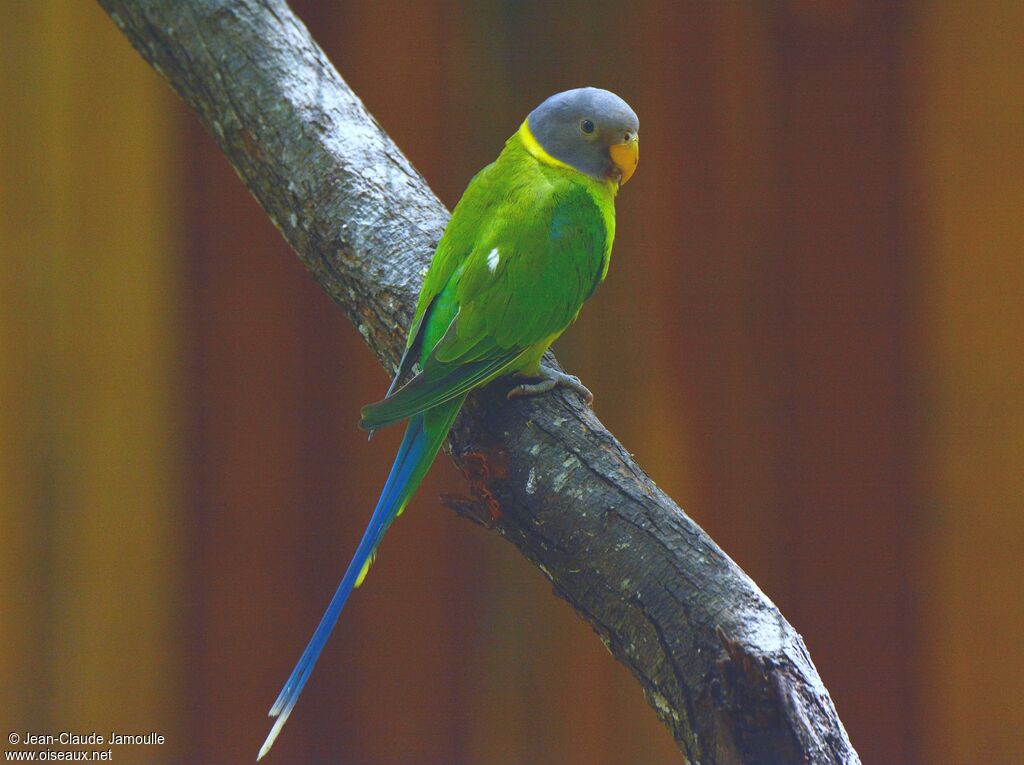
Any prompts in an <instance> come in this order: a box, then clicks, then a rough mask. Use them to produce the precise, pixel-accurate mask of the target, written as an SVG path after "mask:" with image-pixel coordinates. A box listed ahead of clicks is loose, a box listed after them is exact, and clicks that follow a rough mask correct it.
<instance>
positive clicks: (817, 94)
mask: <svg viewBox="0 0 1024 765" xmlns="http://www.w3.org/2000/svg"><path fill="white" fill-rule="evenodd" d="M296 8H297V10H298V11H299V13H300V15H301V16H302V17H303V19H304V20H305V21H306V23H307V24H308V25H309V26H310V28H311V30H312V31H313V33H314V35H315V37H316V38H317V39H318V40H319V41H320V43H321V44H322V45H323V46H324V47H325V48H326V50H327V51H328V54H329V55H330V56H331V58H332V60H333V61H334V62H335V63H336V65H337V66H338V68H339V70H340V71H341V72H342V74H343V76H344V77H345V78H346V79H347V80H348V82H349V83H350V84H351V85H352V86H353V87H354V88H355V90H356V91H357V93H359V94H360V95H361V96H362V98H363V99H364V100H365V102H366V104H367V106H368V107H369V108H370V110H371V111H372V112H373V113H374V114H375V115H376V117H377V118H378V119H379V121H380V122H381V124H382V125H383V126H384V127H385V129H387V130H388V131H389V132H390V133H391V134H392V135H393V136H394V138H395V139H396V140H397V142H398V143H399V145H400V146H401V147H402V148H403V149H404V150H405V151H406V152H407V153H408V155H409V156H410V158H411V159H412V161H413V162H414V164H415V165H416V166H417V167H418V168H419V169H420V170H421V171H422V172H423V174H424V175H425V177H426V178H427V179H428V180H429V181H430V183H431V184H432V186H433V188H434V189H435V190H436V191H437V193H438V194H439V195H440V196H441V198H442V199H443V200H444V201H445V202H446V203H448V204H449V205H451V204H453V203H454V202H455V200H456V199H457V198H458V195H459V194H460V193H461V191H462V189H463V188H464V186H465V183H466V181H467V180H468V178H469V177H470V176H471V175H472V173H473V172H475V170H477V169H478V168H479V167H480V166H482V165H483V164H485V163H486V162H488V161H490V160H491V159H492V158H493V157H494V156H495V155H496V154H497V151H498V150H499V148H500V146H501V143H502V141H503V140H504V138H505V137H507V135H508V134H509V133H511V132H512V131H513V130H514V129H515V127H516V126H517V125H518V123H519V121H520V120H521V119H522V117H523V115H524V114H525V113H526V112H527V111H528V110H529V109H530V108H532V107H533V106H534V105H535V104H536V103H537V102H539V101H540V100H541V99H542V98H543V97H545V96H547V95H549V94H550V93H552V92H555V91H556V90H560V89H564V88H567V87H573V86H577V85H581V84H597V85H602V86H604V87H608V88H610V89H612V90H615V91H616V92H618V93H619V94H620V95H622V96H623V97H625V98H626V99H627V100H629V101H630V103H631V104H632V105H633V106H634V108H635V109H636V111H637V113H638V114H639V115H640V118H641V122H642V143H643V147H642V148H643V151H642V162H641V165H640V170H639V172H638V173H637V175H636V177H635V179H634V180H633V181H632V182H631V183H630V184H629V186H628V187H626V189H625V190H624V192H623V194H622V196H621V198H620V204H619V231H620V233H619V238H618V241H617V243H616V251H615V258H614V262H613V265H612V269H611V273H610V277H609V280H608V282H607V283H606V285H605V286H604V287H603V288H602V290H601V291H600V292H599V293H598V295H597V296H596V297H595V299H594V300H593V301H592V302H591V304H590V305H589V306H588V307H587V309H586V310H585V311H584V314H583V316H582V318H581V320H580V322H579V323H578V325H577V326H576V327H575V328H574V329H573V330H572V331H571V332H570V333H569V335H568V336H567V337H566V338H565V340H564V341H562V342H561V343H560V345H559V353H560V357H561V359H562V361H563V363H565V364H566V366H568V367H569V368H571V369H572V370H573V371H575V372H577V373H579V374H580V375H581V376H582V377H583V379H584V380H585V381H586V383H587V384H588V385H589V386H590V387H591V388H592V389H593V390H594V391H595V393H596V395H597V404H596V406H597V410H598V412H599V413H600V415H601V417H602V419H604V420H605V422H607V423H608V425H609V426H610V427H611V429H612V430H613V431H614V432H615V433H616V434H617V435H618V436H619V437H620V438H621V439H622V440H623V441H624V443H625V444H626V445H627V447H628V448H630V449H631V450H633V451H634V452H635V453H636V455H637V457H638V459H639V461H640V462H641V464H642V465H644V466H645V468H646V469H647V470H648V471H649V472H650V473H651V474H652V475H653V476H654V478H655V479H656V480H657V481H658V482H659V483H660V484H661V485H662V486H663V487H664V488H665V489H666V490H667V491H668V492H669V493H670V494H671V495H672V496H673V497H675V498H676V499H677V500H678V501H679V502H680V503H681V504H682V505H683V506H684V507H686V508H687V510H688V512H690V513H691V514H692V515H693V516H694V517H695V518H696V519H697V520H698V521H699V522H700V523H701V524H702V525H703V526H704V527H705V528H706V529H707V530H708V531H709V532H710V533H711V534H712V535H713V536H714V537H715V538H716V539H717V540H718V542H719V543H720V544H721V545H722V546H723V547H724V548H725V549H726V550H727V551H728V552H729V553H730V554H731V555H732V556H733V557H734V558H735V559H736V560H737V561H738V562H739V563H740V564H741V565H742V566H743V567H744V568H745V569H746V570H747V571H748V572H749V573H750V575H751V576H753V577H754V579H755V580H756V581H757V582H758V583H759V584H760V585H761V587H762V588H763V589H764V590H765V592H767V593H768V594H769V595H770V596H771V597H772V598H773V599H774V600H775V602H776V603H777V604H778V605H779V607H780V608H781V610H782V611H783V613H784V614H786V616H787V617H788V618H789V620H790V621H791V622H792V623H793V624H794V625H795V626H796V628H797V629H798V630H799V631H800V632H801V633H802V634H803V636H804V638H805V639H806V641H807V645H808V647H809V648H810V651H811V654H812V656H813V657H814V659H815V662H816V664H817V666H818V669H819V670H820V672H821V675H822V678H823V679H824V681H825V683H826V685H827V686H828V687H829V689H830V690H831V692H832V695H833V698H834V700H835V702H836V706H837V708H838V710H839V713H840V716H841V717H842V719H843V721H844V722H845V724H846V726H847V728H848V730H849V733H850V736H851V738H852V740H853V743H854V745H855V746H856V747H857V749H858V751H859V752H860V753H861V755H862V757H863V759H864V761H865V762H866V763H884V764H888V763H908V764H913V763H979V764H984V765H987V764H989V763H995V764H999V763H1007V764H1011V763H1021V762H1024V702H1022V701H1021V699H1022V697H1024V641H1022V634H1024V595H1022V594H1021V593H1022V586H1021V581H1020V579H1021V576H1020V575H1021V560H1022V559H1024V512H1022V511H1024V501H1022V497H1024V469H1022V465H1024V382H1022V380H1024V376H1022V374H1024V330H1022V328H1024V302H1022V297H1024V258H1022V253H1024V140H1022V135H1024V44H1022V40H1024V4H1021V3H1019V2H1015V1H1014V0H1002V1H1000V0H992V1H991V2H980V3H969V4H967V3H952V2H950V3H946V2H919V3H915V4H909V5H902V4H895V3H884V2H879V3H869V2H843V1H841V0H831V1H830V2H811V1H810V0H803V1H793V2H779V3H753V2H751V3H704V2H693V3H683V4H680V3H675V2H645V3H632V4H623V3H606V2H593V1H588V2H584V1H583V0H580V1H579V2H565V3H558V4H548V3H541V2H529V3H507V4H479V3H473V2H470V1H469V0H465V1H464V2H459V3H442V2H431V1H429V0H414V1H412V2H403V3H314V2H312V0H308V1H307V2H302V3H297V4H296ZM0 65H2V68H0V98H2V112H0V269H2V270H0V529H2V531H0V533H2V549H0V581H2V582H3V587H2V588H0V673H2V674H0V725H2V726H3V727H4V730H3V733H4V734H5V736H6V733H7V731H9V730H21V731H24V730H28V731H33V732H37V733H47V732H55V731H60V730H74V731H90V730H97V731H99V732H101V733H104V734H106V733H107V732H109V731H110V730H119V731H127V732H140V731H148V730H155V731H157V732H160V733H162V734H163V735H165V736H166V737H167V739H168V743H167V744H166V745H164V746H162V747H154V748H125V749H115V751H114V760H115V761H116V762H122V763H132V762H139V763H141V762H147V763H148V762H165V763H172V762H174V763H178V762H188V763H201V762H202V763H205V762H209V763H228V762H249V761H251V758H252V757H254V755H255V752H256V750H257V748H258V746H259V743H260V742H261V740H262V738H263V736H264V734H265V731H266V729H267V725H268V721H267V719H266V717H265V716H264V714H265V711H266V709H267V707H268V706H269V704H270V702H271V701H272V700H273V698H274V696H275V695H276V693H277V691H278V689H279V686H280V684H281V683H282V682H283V680H284V679H285V677H286V676H287V673H288V672H289V671H290V669H291V666H292V663H293V662H294V660H295V659H296V658H297V656H298V654H299V652H300V650H301V648H302V646H303V645H304V643H305V640H306V639H307V637H308V635H309V633H310V631H311V630H312V628H313V626H314V625H315V623H316V620H317V619H318V618H319V615H320V613H321V611H322V609H323V607H324V605H325V604H326V601H327V599H328V598H329V594H330V592H331V591H332V590H333V588H334V586H335V584H336V581H337V578H338V577H339V576H340V574H341V571H342V570H343V567H344V565H345V563H346V562H347V559H348V556H349V555H350V553H351V551H352V549H354V546H355V543H356V541H357V538H358V536H359V534H360V532H361V530H362V526H363V524H364V522H365V520H366V518H367V516H368V513H369V511H370V508H371V505H372V502H373V500H374V498H375V496H376V492H377V490H378V488H379V485H380V484H381V482H382V480H383V477H384V475H385V473H386V470H387V466H388V464H389V462H390V459H391V455H392V452H393V449H394V448H395V443H396V439H397V436H398V435H399V434H398V433H387V434H382V436H381V437H380V438H378V439H375V440H374V441H373V442H372V443H370V444H367V443H366V441H365V437H364V436H363V435H362V434H361V433H360V431H359V430H358V429H357V428H356V427H355V422H356V419H357V414H358V409H359V406H360V405H361V404H363V403H366V402H368V401H370V400H373V399H375V398H376V397H378V396H379V395H380V394H381V393H382V391H383V389H384V387H385V386H386V378H385V375H384V373H383V372H382V371H381V370H380V369H379V368H378V367H377V366H376V364H375V363H374V361H373V360H372V358H371V356H370V354H369V352H368V351H366V350H365V349H364V348H363V347H362V345H361V342H360V338H359V336H358V334H357V333H356V332H355V331H354V330H353V329H352V328H351V327H350V326H348V325H347V324H346V323H345V322H344V321H343V320H342V318H341V315H340V313H339V312H338V311H336V310H335V309H334V308H333V307H332V306H331V305H330V303H329V301H328V300H327V298H326V297H325V296H324V295H322V294H321V293H320V292H319V291H318V289H317V288H316V287H315V285H314V284H313V283H312V281H311V280H310V279H309V278H308V277H307V276H306V275H305V274H304V273H303V271H302V269H301V267H300V266H299V264H298V262H297V260H296V259H295V258H294V257H293V256H292V255H291V254H290V253H289V251H288V250H287V248H286V247H285V245H284V244H283V242H282V240H281V238H280V236H279V235H278V234H277V232H276V231H275V230H274V229H273V227H272V226H271V225H270V224H269V222H268V221H267V220H266V218H265V217H264V215H263V213H262V212H261V211H260V210H259V209H258V207H257V205H256V204H255V202H254V201H253V200H252V199H251V198H250V197H249V196H248V194H247V193H246V192H245V190H244V188H243V187H242V185H241V184H240V182H239V181H238V179H237V178H236V177H235V176H234V174H233V172H232V171H231V169H230V168H229V166H228V165H227V163H226V161H225V160H224V159H223V158H222V157H221V156H220V155H219V154H218V151H217V149H216V148H215V147H214V145H213V144H212V142H211V141H210V139H209V138H208V137H207V136H206V135H204V134H203V133H202V132H201V130H200V129H199V128H198V127H197V125H196V124H195V122H194V120H193V119H192V118H191V116H190V115H189V114H188V113H187V112H186V110H185V109H184V108H183V107H182V106H181V105H180V104H179V103H177V101H176V100H175V98H174V97H173V95H172V94H171V93H170V92H169V90H168V89H167V88H166V87H165V86H164V85H163V84H162V83H161V82H160V80H159V78H158V77H157V76H156V75H155V74H154V73H152V72H151V71H149V70H148V68H147V67H146V66H145V65H144V64H143V62H142V61H141V59H139V58H138V57H137V56H136V55H135V54H134V52H133V51H131V49H130V48H129V46H128V44H127V43H126V42H125V41H124V40H123V39H121V38H120V37H119V35H118V33H117V31H116V29H115V28H114V27H113V25H112V24H111V23H110V22H109V20H108V19H106V18H105V16H104V15H103V13H102V12H101V11H100V10H99V9H98V8H97V7H95V6H93V5H92V4H90V3H87V2H86V3H81V2H67V0H64V1H60V0H47V1H40V2H34V3H27V2H26V3H18V2H13V3H3V4H0ZM458 486H459V479H458V477H457V476H456V475H455V473H454V471H453V469H452V468H451V467H450V465H448V464H447V463H445V462H443V461H441V462H439V463H438V465H437V466H436V467H435V469H434V471H433V473H432V475H431V477H430V478H429V479H428V481H427V483H426V485H425V486H424V488H423V489H422V490H421V492H420V494H419V496H418V499H417V500H416V501H415V502H414V503H413V506H412V507H411V510H410V512H408V513H406V514H405V515H404V516H403V518H402V520H401V522H400V523H398V524H396V526H395V528H394V529H393V530H392V532H391V534H390V535H389V536H388V540H387V542H386V543H385V545H384V547H383V550H382V554H381V559H380V562H379V563H378V565H377V566H376V567H375V569H374V572H373V575H372V577H371V578H370V580H369V583H368V584H367V586H366V587H365V588H364V589H362V590H361V591H360V592H359V594H358V597H356V598H354V599H353V601H352V603H351V604H350V606H349V608H348V609H347V610H346V612H345V615H344V617H343V619H342V622H341V625H340V627H339V629H338V630H337V632H336V634H335V635H334V637H333V639H332V641H331V643H330V646H329V648H328V650H327V652H326V654H325V655H324V658H323V659H322V660H321V662H320V666H319V667H318V668H317V671H316V673H315V675H314V677H313V679H312V681H311V683H310V686H309V688H308V690H307V691H306V693H305V695H304V697H303V699H302V701H301V702H300V704H299V706H298V707H297V709H296V712H295V715H294V716H293V718H292V720H291V721H290V722H289V725H288V726H287V728H286V729H285V732H284V734H283V736H282V738H281V740H280V741H279V743H278V745H277V747H276V748H275V750H274V752H273V754H272V755H271V756H272V757H273V758H274V760H275V761H277V762H339V761H341V762H346V763H352V764H353V765H363V764H365V765H371V764H375V763H399V762H401V763H425V764H426V763H430V764H433V763H498V764H501V763H588V765H589V764H592V763H609V764H610V763H664V762H673V761H677V760H678V756H677V755H675V754H674V749H673V746H672V742H671V740H670V737H669V735H668V733H667V732H666V731H665V730H663V729H662V728H661V727H660V725H659V724H658V723H657V721H656V720H655V717H654V714H653V712H652V711H651V710H650V709H649V708H647V706H646V704H645V703H644V701H643V699H642V698H641V695H640V693H639V690H638V689H637V688H636V687H635V685H634V683H633V682H632V680H631V678H630V677H629V676H628V673H627V672H626V671H625V670H624V669H622V668H621V667H619V666H618V665H617V664H615V663H614V662H613V661H612V660H611V659H610V658H609V657H608V655H607V653H606V652H605V651H604V650H603V649H602V647H601V645H600V643H599V641H597V640H596V639H595V638H594V636H593V635H592V634H591V633H590V631H589V629H588V628H587V627H586V626H585V625H584V624H583V623H582V622H580V621H578V620H577V619H576V617H575V616H574V615H573V614H572V613H571V611H570V609H569V608H567V607H566V606H565V604H563V603H562V602H560V601H558V600H557V599H556V598H554V597H553V596H552V594H551V592H550V588H549V587H548V585H547V583H546V581H545V580H544V579H543V577H542V576H541V575H540V574H539V573H538V572H537V571H535V570H534V569H532V568H531V566H529V565H528V564H526V563H525V562H524V561H522V560H520V559H519V558H518V557H517V555H516V554H515V553H514V551H513V550H512V549H511V548H510V547H509V546H507V545H505V544H503V543H502V542H501V541H500V540H498V539H497V537H496V536H495V535H493V534H488V533H486V532H484V531H483V530H481V529H478V528H476V527H474V526H472V525H470V524H467V523H464V522H462V521H460V520H458V519H456V518H455V517H454V516H453V515H452V514H451V513H450V512H448V511H446V510H443V509H441V508H440V507H439V506H438V503H437V502H436V495H437V493H438V492H439V491H441V490H443V489H444V488H445V487H447V488H458ZM6 746H7V745H5V748H6Z"/></svg>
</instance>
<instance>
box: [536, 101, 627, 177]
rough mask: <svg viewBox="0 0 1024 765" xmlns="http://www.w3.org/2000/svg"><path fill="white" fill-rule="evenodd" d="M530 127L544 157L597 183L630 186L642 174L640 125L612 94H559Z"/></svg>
mask: <svg viewBox="0 0 1024 765" xmlns="http://www.w3.org/2000/svg"><path fill="white" fill-rule="evenodd" d="M527 123H528V125H529V127H530V132H531V133H533V137H534V138H535V139H536V140H537V143H539V144H540V145H541V147H542V148H543V149H544V151H546V152H547V153H548V154H550V155H551V156H552V157H554V158H555V159H558V160H560V161H562V162H564V163H565V164H567V165H570V166H571V167H574V168H576V169H577V170H579V171H580V172H583V173H586V174H587V175H589V176H590V177H591V178H596V179H598V180H604V179H613V180H617V181H619V182H620V183H625V182H626V181H627V180H629V176H630V175H632V174H633V170H634V169H635V168H636V160H637V142H638V132H639V129H640V121H639V120H638V119H637V117H636V113H635V112H634V111H633V110H632V109H631V108H629V104H627V103H626V102H625V101H623V100H622V99H621V98H619V97H618V96H617V95H615V94H614V93H612V92H611V91H608V90H602V89H600V88H576V89H575V90H566V91H564V92H562V93H556V94H555V95H553V96H551V97H550V98H549V99H547V100H546V101H545V102H544V103H542V104H541V105H540V106H538V107H537V108H536V109H534V110H533V111H532V112H530V116H529V117H527Z"/></svg>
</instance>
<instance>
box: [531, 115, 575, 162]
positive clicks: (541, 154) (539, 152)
mask: <svg viewBox="0 0 1024 765" xmlns="http://www.w3.org/2000/svg"><path fill="white" fill-rule="evenodd" d="M517 135H518V136H519V140H520V141H522V142H523V146H525V147H526V150H527V151H528V152H530V154H531V155H533V156H534V157H536V158H537V159H538V160H539V161H540V162H543V163H544V164H545V165H551V167H565V168H568V169H569V170H575V169H576V168H574V167H573V166H572V165H567V164H566V163H565V162H563V161H562V160H560V159H555V158H554V157H552V156H551V155H550V154H548V153H547V152H546V151H544V147H543V146H541V145H540V143H538V142H537V139H536V138H534V137H533V133H532V132H531V131H530V120H529V119H525V120H523V124H522V125H520V126H519V132H518V133H517ZM577 172H578V171H577Z"/></svg>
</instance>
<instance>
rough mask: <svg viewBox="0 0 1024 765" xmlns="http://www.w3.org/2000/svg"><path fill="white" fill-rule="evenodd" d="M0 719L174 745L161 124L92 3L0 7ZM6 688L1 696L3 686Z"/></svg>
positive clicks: (169, 349) (168, 178)
mask: <svg viewBox="0 0 1024 765" xmlns="http://www.w3.org/2000/svg"><path fill="white" fill-rule="evenodd" d="M0 49H3V51H4V53H3V54H2V55H3V57H4V60H3V64H4V66H3V68H2V72H0V97H2V99H3V103H4V114H3V117H2V127H0V130H2V133H0V145H2V146H3V155H2V158H0V188H2V192H0V194H2V197H0V269H2V272H0V273H2V279H0V396H2V398H0V432H2V433H3V438H2V439H0V526H2V528H3V529H4V534H3V545H2V548H3V549H2V551H0V561H2V564H0V565H2V572H0V573H2V575H3V577H4V582H5V586H4V587H3V588H0V667H2V669H3V677H4V682H3V683H0V708H2V709H3V710H4V712H9V715H8V714H5V719H6V720H9V721H10V722H12V723H15V724H16V725H26V726H28V729H30V730H46V729H48V728H51V727H52V728H53V729H55V730H80V729H82V728H84V729H86V730H92V729H96V730H99V731H101V732H104V733H109V732H110V730H111V729H113V730H122V731H125V730H127V731H133V730H149V729H153V730H157V731H160V732H163V733H165V735H167V736H168V738H169V744H168V745H167V746H164V747H159V748H152V749H149V750H148V751H147V750H144V749H125V750H122V751H119V752H118V754H117V755H115V757H116V758H117V759H118V761H121V762H131V761H133V760H134V761H139V758H141V759H142V760H145V761H147V762H163V761H170V760H171V759H173V758H174V757H173V755H174V754H175V753H176V752H178V751H179V750H180V748H181V747H182V745H183V743H184V742H183V741H182V738H183V736H182V734H181V725H182V721H181V713H180V711H179V710H180V704H178V703H177V701H176V698H177V696H178V694H179V692H180V688H179V680H178V678H179V677H180V664H181V660H182V654H181V650H180V642H181V641H180V638H181V632H182V629H181V620H182V617H183V615H185V613H186V612H187V607H186V604H185V603H183V602H182V599H181V587H180V582H179V576H180V573H179V572H178V570H177V567H178V566H179V565H180V563H181V560H180V559H181V544H180V540H181V532H180V525H181V524H182V522H183V521H184V518H183V513H182V511H181V502H180V497H179V493H180V485H181V481H180V469H179V454H178V432H177V429H178V427H179V426H178V422H179V409H180V407H179V401H178V400H177V398H176V396H177V389H178V370H177V368H176V363H175V358H176V355H177V353H178V350H179V348H178V337H177V327H176V319H177V315H176V312H177V311H178V310H179V307H178V293H179V290H178V276H177V273H176V261H175V256H174V250H175V248H174V241H173V231H174V228H173V220H174V215H175V214H176V212H177V211H176V210H175V207H174V204H173V195H172V191H173V181H174V178H173V171H172V168H173V159H174V158H173V156H172V155H173V146H172V144H171V141H170V135H171V122H172V117H173V114H174V111H173V109H174V107H173V105H172V103H173V102H172V97H171V96H170V94H169V92H168V91H167V89H166V87H165V86H164V85H163V84H162V83H161V82H160V81H159V79H158V78H157V77H156V75H154V74H153V73H152V72H151V71H150V70H149V69H148V67H146V66H145V65H144V64H143V63H142V61H141V60H140V59H139V58H138V56H137V55H136V54H135V53H134V51H132V50H131V48H130V47H129V45H128V44H127V42H126V41H125V40H124V39H123V38H122V37H121V35H120V34H119V33H118V31H117V30H116V28H115V27H114V26H113V24H111V22H110V21H109V19H107V18H106V16H105V15H104V14H103V12H102V11H101V10H100V9H99V8H98V7H97V6H96V5H94V4H91V3H69V2H37V3H4V4H0ZM7 678H12V679H13V682H11V683H8V682H7Z"/></svg>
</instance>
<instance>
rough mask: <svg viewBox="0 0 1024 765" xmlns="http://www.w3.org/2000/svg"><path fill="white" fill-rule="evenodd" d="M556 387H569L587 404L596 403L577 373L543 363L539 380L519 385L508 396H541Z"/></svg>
mask: <svg viewBox="0 0 1024 765" xmlns="http://www.w3.org/2000/svg"><path fill="white" fill-rule="evenodd" d="M554 388H569V389H570V390H573V391H576V393H577V394H579V397H580V398H582V399H583V401H584V402H585V403H586V405H587V406H592V405H593V403H594V394H593V393H591V392H590V389H589V388H588V387H587V386H586V385H584V384H583V383H581V382H580V378H578V377H576V376H575V375H567V374H566V373H565V372H559V371H558V370H557V369H552V368H551V367H546V366H544V365H543V364H542V365H541V367H540V379H539V380H538V381H537V382H535V383H522V384H521V385H517V386H516V387H514V388H513V389H512V390H510V391H509V392H508V397H509V398H510V399H513V398H522V397H525V396H539V395H540V394H542V393H547V392H548V391H550V390H553V389H554Z"/></svg>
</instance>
